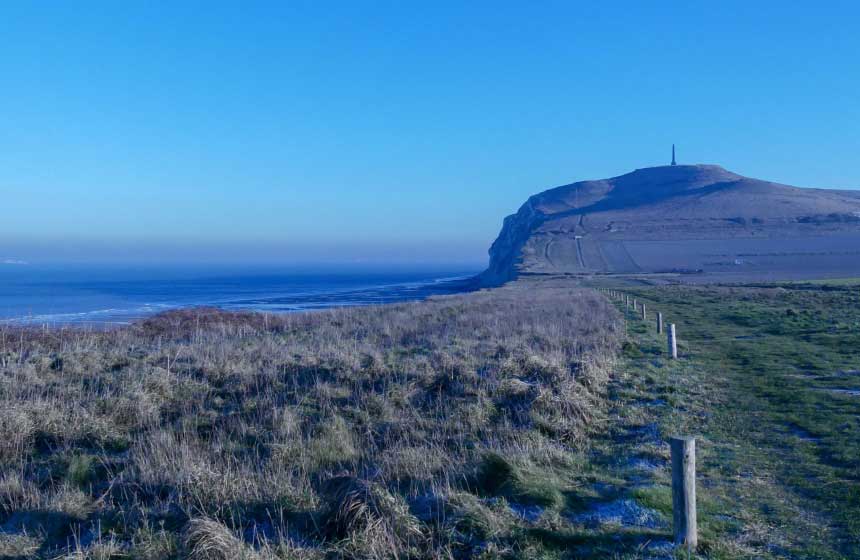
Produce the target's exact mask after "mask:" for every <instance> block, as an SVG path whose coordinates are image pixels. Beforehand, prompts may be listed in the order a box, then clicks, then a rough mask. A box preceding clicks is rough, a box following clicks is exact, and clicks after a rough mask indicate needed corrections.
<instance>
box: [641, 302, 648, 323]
mask: <svg viewBox="0 0 860 560" xmlns="http://www.w3.org/2000/svg"><path fill="white" fill-rule="evenodd" d="M647 318H648V315H646V314H645V304H644V303H643V304H642V320H643V321H644V320H646V319H647Z"/></svg>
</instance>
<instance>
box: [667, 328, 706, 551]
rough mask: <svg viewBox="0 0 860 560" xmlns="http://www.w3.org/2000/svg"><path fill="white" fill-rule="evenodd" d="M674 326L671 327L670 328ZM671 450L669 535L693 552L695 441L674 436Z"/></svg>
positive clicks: (694, 528)
mask: <svg viewBox="0 0 860 560" xmlns="http://www.w3.org/2000/svg"><path fill="white" fill-rule="evenodd" d="M672 326H674V325H672ZM669 446H670V447H671V448H672V533H673V534H674V537H675V544H685V545H687V550H690V551H693V550H696V546H697V545H698V544H699V536H698V531H697V528H696V438H692V437H674V438H671V439H670V440H669Z"/></svg>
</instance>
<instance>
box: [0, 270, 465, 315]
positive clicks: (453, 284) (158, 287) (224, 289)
mask: <svg viewBox="0 0 860 560" xmlns="http://www.w3.org/2000/svg"><path fill="white" fill-rule="evenodd" d="M478 272H479V268H478V267H468V266H448V267H445V266H437V267H424V268H391V267H389V268H371V267H358V266H354V267H326V268H315V269H308V268H293V269H277V268H261V267H254V268H251V267H244V268H239V267H235V268H230V267H186V268H179V267H173V268H169V267H161V268H153V267H96V266H75V267H70V266H35V265H5V266H0V322H5V323H29V324H52V325H62V324H75V323H76V324H81V323H84V324H86V323H91V324H101V325H106V324H125V323H129V322H132V321H134V320H136V319H140V318H143V317H146V316H148V315H152V314H154V313H158V312H161V311H166V310H169V309H176V308H182V307H195V306H215V307H219V308H222V309H228V310H229V309H235V310H238V309H246V310H259V311H268V312H294V311H303V310H311V309H324V308H327V307H336V306H354V305H370V304H378V303H389V302H396V301H407V300H419V299H424V298H426V297H428V296H431V295H438V294H447V293H455V292H461V291H465V290H467V289H469V287H470V286H471V282H470V281H469V279H470V278H472V277H473V276H474V275H475V274H477V273H478Z"/></svg>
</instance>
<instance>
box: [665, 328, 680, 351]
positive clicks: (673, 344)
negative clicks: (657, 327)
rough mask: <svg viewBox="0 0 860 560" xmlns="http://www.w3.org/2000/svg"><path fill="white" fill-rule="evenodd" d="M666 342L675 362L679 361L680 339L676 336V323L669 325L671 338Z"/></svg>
mask: <svg viewBox="0 0 860 560" xmlns="http://www.w3.org/2000/svg"><path fill="white" fill-rule="evenodd" d="M666 342H667V343H668V346H669V356H670V357H671V358H672V359H673V360H677V359H678V339H677V337H676V336H675V323H669V336H668V337H667V340H666Z"/></svg>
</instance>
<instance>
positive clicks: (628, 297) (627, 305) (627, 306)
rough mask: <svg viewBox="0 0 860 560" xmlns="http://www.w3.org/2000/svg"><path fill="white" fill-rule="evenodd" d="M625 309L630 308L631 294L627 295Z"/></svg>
mask: <svg viewBox="0 0 860 560" xmlns="http://www.w3.org/2000/svg"><path fill="white" fill-rule="evenodd" d="M624 308H625V309H630V296H627V303H626V304H625V306H624Z"/></svg>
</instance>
